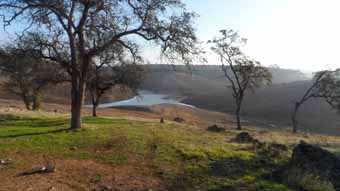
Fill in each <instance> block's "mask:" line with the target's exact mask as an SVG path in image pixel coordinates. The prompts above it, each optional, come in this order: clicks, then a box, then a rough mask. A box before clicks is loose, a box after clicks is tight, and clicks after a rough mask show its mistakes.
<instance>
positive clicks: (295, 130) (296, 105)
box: [292, 102, 301, 133]
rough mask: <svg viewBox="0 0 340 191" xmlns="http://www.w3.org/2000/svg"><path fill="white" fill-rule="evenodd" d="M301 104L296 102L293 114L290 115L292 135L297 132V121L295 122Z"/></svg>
mask: <svg viewBox="0 0 340 191" xmlns="http://www.w3.org/2000/svg"><path fill="white" fill-rule="evenodd" d="M300 105H301V103H299V102H296V103H295V106H294V112H293V115H292V125H293V133H297V131H298V121H297V113H298V111H299V109H300Z"/></svg>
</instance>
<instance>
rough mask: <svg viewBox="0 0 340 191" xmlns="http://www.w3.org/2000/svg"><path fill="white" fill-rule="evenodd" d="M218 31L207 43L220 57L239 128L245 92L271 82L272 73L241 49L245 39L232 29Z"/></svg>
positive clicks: (239, 127) (238, 127) (239, 128)
mask: <svg viewBox="0 0 340 191" xmlns="http://www.w3.org/2000/svg"><path fill="white" fill-rule="evenodd" d="M220 32H221V36H220V37H216V38H214V39H213V40H211V41H208V43H210V44H212V45H213V46H212V47H211V49H212V51H214V52H215V53H216V54H217V55H218V56H219V57H220V60H221V63H222V66H221V68H222V70H223V72H224V76H225V77H226V79H227V80H228V82H229V83H230V87H231V89H232V92H233V97H234V99H235V104H236V111H235V113H236V122H237V129H238V130H241V129H242V126H241V118H240V112H241V107H242V102H243V98H244V95H245V92H246V91H247V90H251V91H254V90H255V89H256V88H258V87H259V86H260V85H264V84H269V83H271V79H272V75H271V73H270V72H269V70H268V69H267V68H265V67H262V66H261V64H260V62H258V61H255V60H252V59H250V58H249V57H247V56H246V55H245V54H244V53H243V52H242V51H241V47H242V46H244V45H245V44H246V43H247V40H246V39H244V38H241V37H240V36H239V34H238V33H237V32H234V31H233V30H221V31H220Z"/></svg>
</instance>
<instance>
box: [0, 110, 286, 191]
mask: <svg viewBox="0 0 340 191" xmlns="http://www.w3.org/2000/svg"><path fill="white" fill-rule="evenodd" d="M83 123H84V128H83V129H81V130H77V131H69V130H68V124H69V120H68V119H66V118H62V117H59V118H53V117H39V116H37V117H32V118H30V117H20V116H10V115H7V116H1V117H0V153H2V154H0V157H1V155H5V154H6V153H7V152H12V151H24V152H25V151H26V152H33V153H38V154H39V153H44V154H49V155H55V156H59V157H70V158H79V159H87V158H92V159H96V160H99V161H102V162H104V163H107V164H109V165H127V164H131V165H138V164H132V163H133V162H132V161H133V160H131V158H135V159H138V161H143V162H144V163H146V164H147V166H148V168H150V170H151V171H153V172H154V173H155V174H156V173H158V174H159V176H161V177H162V179H163V180H164V184H166V185H167V186H168V188H169V190H183V191H185V190H188V191H191V190H192V191H194V190H202V191H203V190H204V191H205V190H206V191H222V190H247V191H256V190H259V191H260V190H261V191H272V190H275V191H288V190H291V189H290V188H289V187H287V186H285V185H283V184H282V183H280V182H276V181H274V179H273V178H271V175H272V174H273V173H274V172H275V170H278V169H280V168H282V166H284V165H285V164H286V163H287V161H288V159H289V153H288V152H287V153H285V152H284V153H280V154H277V155H275V156H272V155H270V153H271V152H270V151H269V150H268V151H264V152H263V153H261V154H260V153H259V152H254V151H253V150H251V149H249V148H248V147H249V145H239V144H235V143H231V141H230V139H231V138H232V137H234V136H235V134H236V133H237V132H236V131H231V130H230V131H227V132H225V133H221V134H219V133H210V132H206V131H205V130H200V129H196V128H194V127H189V126H185V125H175V124H159V123H155V122H140V121H130V120H113V119H107V118H91V117H85V118H83ZM94 150H98V151H99V152H94ZM266 153H267V154H266ZM268 153H269V154H268Z"/></svg>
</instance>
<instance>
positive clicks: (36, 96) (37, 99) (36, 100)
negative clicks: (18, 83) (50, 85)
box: [32, 90, 42, 111]
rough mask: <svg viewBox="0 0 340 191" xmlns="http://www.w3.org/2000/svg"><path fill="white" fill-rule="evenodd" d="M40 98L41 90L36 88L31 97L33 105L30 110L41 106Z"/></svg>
mask: <svg viewBox="0 0 340 191" xmlns="http://www.w3.org/2000/svg"><path fill="white" fill-rule="evenodd" d="M41 99H42V92H41V90H36V91H35V92H34V97H33V106H32V110H33V111H38V110H40V108H41Z"/></svg>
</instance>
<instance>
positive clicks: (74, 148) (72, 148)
mask: <svg viewBox="0 0 340 191" xmlns="http://www.w3.org/2000/svg"><path fill="white" fill-rule="evenodd" d="M77 149H78V148H77V147H71V148H70V150H71V151H75V150H77Z"/></svg>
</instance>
